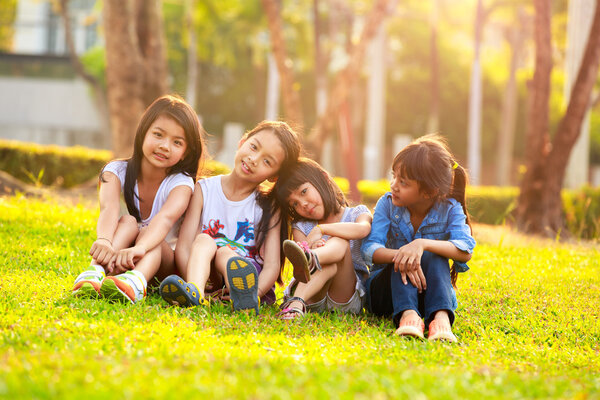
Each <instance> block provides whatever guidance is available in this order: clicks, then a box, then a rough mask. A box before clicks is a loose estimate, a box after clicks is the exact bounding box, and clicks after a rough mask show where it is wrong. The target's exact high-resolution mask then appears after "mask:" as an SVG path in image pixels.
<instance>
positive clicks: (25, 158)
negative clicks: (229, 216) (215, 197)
mask: <svg viewBox="0 0 600 400" xmlns="http://www.w3.org/2000/svg"><path fill="white" fill-rule="evenodd" d="M111 159H112V153H111V152H110V151H108V150H94V149H89V148H86V147H81V146H74V147H60V146H43V145H39V144H33V143H23V142H17V141H11V140H0V170H2V171H6V172H7V173H9V174H10V175H12V176H14V177H15V178H17V179H19V180H21V181H23V182H27V183H30V184H35V185H40V184H41V185H52V186H59V187H64V188H70V187H73V186H76V185H79V184H82V183H85V182H87V181H89V180H90V179H93V178H94V177H96V176H98V172H99V171H100V169H102V167H103V166H104V164H106V163H107V162H109V161H110V160H111ZM228 171H229V168H228V167H227V166H226V165H224V164H222V163H219V162H217V161H212V160H210V161H206V162H205V163H204V165H203V168H202V174H203V175H207V176H209V175H215V174H222V173H227V172H228Z"/></svg>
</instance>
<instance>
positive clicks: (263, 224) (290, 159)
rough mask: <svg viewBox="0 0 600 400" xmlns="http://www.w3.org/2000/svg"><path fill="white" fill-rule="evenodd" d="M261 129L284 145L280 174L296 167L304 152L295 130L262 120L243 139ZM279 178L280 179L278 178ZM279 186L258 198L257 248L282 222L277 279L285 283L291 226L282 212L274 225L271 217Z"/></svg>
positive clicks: (276, 208)
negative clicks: (285, 246)
mask: <svg viewBox="0 0 600 400" xmlns="http://www.w3.org/2000/svg"><path fill="white" fill-rule="evenodd" d="M261 131H270V132H273V134H274V135H275V136H276V137H277V139H279V142H280V143H281V146H282V147H283V151H284V157H283V161H282V162H281V165H280V167H279V171H278V176H281V175H282V174H284V175H285V174H287V173H289V171H291V170H293V169H294V168H295V165H296V163H297V162H298V157H300V153H301V152H302V143H301V141H300V139H299V137H298V135H297V134H296V132H294V130H293V129H292V128H291V127H290V126H289V125H288V124H287V123H285V122H283V121H262V122H261V123H259V124H258V125H256V127H254V129H252V130H250V131H248V132H246V133H245V134H244V136H243V138H242V139H244V140H247V139H248V138H250V137H252V136H254V135H255V134H257V133H258V132H261ZM278 180H279V179H278ZM275 186H277V183H276V184H275V185H274V186H273V187H271V188H270V189H266V190H259V195H258V198H257V202H258V205H259V206H260V208H261V209H262V218H261V219H260V221H259V223H258V225H257V226H256V229H255V232H256V248H257V249H260V248H261V247H262V245H263V244H264V242H265V239H266V237H267V233H268V232H269V230H271V229H272V228H273V227H274V226H276V225H277V223H279V222H281V227H280V231H279V238H280V240H279V246H280V248H279V263H280V269H279V277H278V279H277V282H278V283H280V284H281V283H283V281H282V280H281V272H282V270H283V265H284V263H285V256H284V254H283V249H282V247H281V246H282V244H283V241H284V240H285V239H287V238H289V226H288V223H287V219H286V218H282V216H281V212H280V213H279V218H278V219H277V220H276V221H275V222H274V225H270V223H271V219H272V218H273V216H274V215H275V214H277V212H278V211H279V205H278V203H277V201H276V199H275V195H274V190H273V189H274V187H275Z"/></svg>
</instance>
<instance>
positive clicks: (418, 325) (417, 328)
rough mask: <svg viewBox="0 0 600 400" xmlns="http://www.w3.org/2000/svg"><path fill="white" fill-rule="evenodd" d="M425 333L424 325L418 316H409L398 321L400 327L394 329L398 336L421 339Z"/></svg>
mask: <svg viewBox="0 0 600 400" xmlns="http://www.w3.org/2000/svg"><path fill="white" fill-rule="evenodd" d="M423 332H425V324H424V323H423V320H422V319H421V317H419V315H418V314H411V315H410V316H408V317H406V318H401V319H400V326H398V329H396V333H395V334H396V335H398V336H414V337H418V338H421V339H423V338H424V336H423Z"/></svg>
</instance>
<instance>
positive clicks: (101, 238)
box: [96, 237, 112, 246]
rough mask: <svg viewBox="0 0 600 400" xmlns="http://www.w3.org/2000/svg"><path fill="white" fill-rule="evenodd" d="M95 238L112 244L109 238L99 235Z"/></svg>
mask: <svg viewBox="0 0 600 400" xmlns="http://www.w3.org/2000/svg"><path fill="white" fill-rule="evenodd" d="M96 240H106V241H107V242H108V243H110V245H111V246H112V242H111V241H110V240H109V239H107V238H105V237H99V238H96Z"/></svg>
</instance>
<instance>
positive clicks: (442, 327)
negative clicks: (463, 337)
mask: <svg viewBox="0 0 600 400" xmlns="http://www.w3.org/2000/svg"><path fill="white" fill-rule="evenodd" d="M436 340H444V341H446V342H449V343H456V342H458V339H457V338H456V336H454V333H452V328H451V327H450V324H445V323H439V322H438V321H437V320H435V319H434V320H433V321H431V323H430V324H429V341H430V342H433V341H436Z"/></svg>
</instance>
